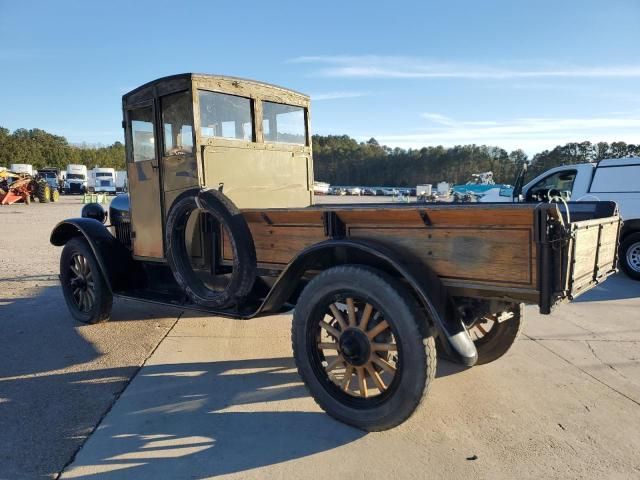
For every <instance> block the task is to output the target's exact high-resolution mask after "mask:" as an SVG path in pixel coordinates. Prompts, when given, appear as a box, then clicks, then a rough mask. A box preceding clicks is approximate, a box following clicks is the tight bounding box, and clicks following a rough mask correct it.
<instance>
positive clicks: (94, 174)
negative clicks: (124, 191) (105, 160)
mask: <svg viewBox="0 0 640 480" xmlns="http://www.w3.org/2000/svg"><path fill="white" fill-rule="evenodd" d="M115 175H116V171H115V169H114V168H105V167H96V168H94V169H93V170H91V177H90V179H89V190H90V191H94V192H96V193H108V194H111V195H115V194H116V179H115Z"/></svg>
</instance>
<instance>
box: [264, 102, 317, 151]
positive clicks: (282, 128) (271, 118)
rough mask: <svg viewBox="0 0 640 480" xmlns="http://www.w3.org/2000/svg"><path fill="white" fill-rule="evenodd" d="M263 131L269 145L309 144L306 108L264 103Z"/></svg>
mask: <svg viewBox="0 0 640 480" xmlns="http://www.w3.org/2000/svg"><path fill="white" fill-rule="evenodd" d="M262 130H263V132H264V141H265V142H267V143H292V144H295V145H305V144H306V143H307V131H306V122H305V118H304V108H303V107H296V106H294V105H285V104H282V103H273V102H262Z"/></svg>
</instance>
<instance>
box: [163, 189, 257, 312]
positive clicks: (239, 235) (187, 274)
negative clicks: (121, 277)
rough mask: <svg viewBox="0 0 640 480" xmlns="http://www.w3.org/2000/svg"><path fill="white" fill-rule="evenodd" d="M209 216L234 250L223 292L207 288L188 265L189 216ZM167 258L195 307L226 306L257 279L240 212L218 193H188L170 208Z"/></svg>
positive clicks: (250, 243)
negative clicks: (201, 213)
mask: <svg viewBox="0 0 640 480" xmlns="http://www.w3.org/2000/svg"><path fill="white" fill-rule="evenodd" d="M194 211H196V212H198V211H202V212H204V213H208V214H209V215H211V216H212V217H213V218H214V219H215V220H216V221H217V222H218V223H219V225H220V226H221V227H223V228H224V229H225V230H226V233H227V236H228V238H229V241H230V243H231V248H232V251H233V270H232V272H231V273H230V278H229V280H228V282H227V284H226V286H225V287H224V289H222V290H214V289H211V288H209V287H208V286H207V285H206V284H205V283H204V281H203V280H202V279H201V278H200V277H199V276H198V274H197V273H196V272H195V271H194V269H193V266H192V265H191V261H190V255H189V252H188V251H187V246H186V239H185V230H186V227H187V222H188V221H189V218H190V217H191V214H192V213H193V212H194ZM165 231H166V234H165V235H166V242H165V243H166V257H167V262H168V264H169V267H170V268H171V272H172V273H173V276H174V278H175V279H176V282H177V283H178V285H179V286H180V288H182V290H183V291H184V292H185V293H186V294H187V296H188V297H189V298H190V299H191V300H192V301H193V302H194V303H196V304H198V305H202V306H205V307H218V308H221V307H227V306H230V305H232V304H237V303H238V301H239V299H241V298H242V297H245V296H247V295H248V294H249V292H251V289H252V288H253V283H254V281H255V279H256V250H255V246H254V244H253V237H252V235H251V231H250V230H249V226H248V225H247V222H246V220H245V219H244V217H243V216H242V214H241V213H240V210H238V208H237V207H236V206H235V205H234V204H233V202H232V201H231V200H230V199H229V198H228V197H227V196H225V195H224V194H223V193H222V192H219V191H217V190H206V189H205V190H196V189H193V190H188V191H186V192H184V193H183V194H181V195H180V196H179V197H178V198H177V199H176V200H175V201H174V203H173V205H172V206H171V209H170V210H169V215H168V216H167V223H166V230H165Z"/></svg>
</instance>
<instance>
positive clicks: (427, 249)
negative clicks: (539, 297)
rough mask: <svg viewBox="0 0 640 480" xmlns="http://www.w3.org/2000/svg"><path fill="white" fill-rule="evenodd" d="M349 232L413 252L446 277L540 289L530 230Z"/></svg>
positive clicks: (382, 229)
mask: <svg viewBox="0 0 640 480" xmlns="http://www.w3.org/2000/svg"><path fill="white" fill-rule="evenodd" d="M349 234H350V236H351V237H352V238H365V239H375V240H377V241H379V242H381V243H385V244H387V245H389V246H390V247H391V248H394V247H395V248H397V249H400V250H401V251H404V252H410V253H411V254H412V255H415V256H416V257H417V258H419V259H420V260H421V261H423V262H424V263H426V264H427V265H429V266H430V267H431V268H432V269H433V270H434V271H435V273H436V274H438V276H440V277H443V278H452V279H466V280H473V281H479V282H487V281H488V282H498V283H503V284H514V285H520V286H533V285H535V277H534V275H533V267H534V257H533V251H534V248H533V244H532V242H533V240H532V235H531V230H530V229H477V228H466V229H461V228H459V229H447V228H429V229H426V228H422V229H418V228H401V227H399V228H379V227H376V228H367V227H351V228H349Z"/></svg>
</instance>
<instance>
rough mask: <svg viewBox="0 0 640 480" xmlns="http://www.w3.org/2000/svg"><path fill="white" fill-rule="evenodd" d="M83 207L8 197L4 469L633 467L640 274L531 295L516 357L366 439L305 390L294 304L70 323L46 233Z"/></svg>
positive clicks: (344, 471) (588, 473)
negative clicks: (553, 305) (557, 299)
mask: <svg viewBox="0 0 640 480" xmlns="http://www.w3.org/2000/svg"><path fill="white" fill-rule="evenodd" d="M325 198H327V199H331V200H334V199H333V198H332V197H325ZM343 198H344V200H343V199H340V200H337V201H340V202H342V201H347V202H348V201H354V200H355V198H354V197H343ZM364 198H366V197H364ZM323 200H324V198H323ZM366 201H368V199H367V200H366ZM80 207H81V205H80V200H79V198H78V197H71V198H70V197H63V199H62V201H61V202H60V203H59V204H55V205H51V204H49V205H40V204H38V203H35V204H32V205H31V206H28V207H27V206H23V205H16V206H11V207H0V226H1V231H2V235H1V236H0V267H1V268H0V352H1V353H0V355H1V360H0V478H7V479H8V478H11V479H14V478H18V479H20V478H42V477H45V478H46V477H55V476H57V474H58V473H59V472H60V471H62V470H63V468H64V467H65V465H69V466H68V467H67V468H66V469H65V473H64V477H69V478H73V477H84V476H89V475H91V476H93V475H96V474H101V476H102V477H107V478H118V479H119V478H132V479H136V480H137V479H139V478H154V479H156V478H185V477H187V478H207V477H211V476H217V475H221V474H226V475H229V476H230V477H234V478H243V479H245V478H317V477H319V476H327V477H329V476H336V475H338V476H350V477H354V478H365V477H368V476H370V475H371V472H373V471H375V472H377V473H378V475H382V476H385V477H386V476H394V477H397V478H424V477H425V476H426V475H431V476H433V475H435V476H436V477H441V478H461V479H463V478H469V477H473V478H490V479H494V478H505V479H507V478H509V479H510V478H563V479H564V478H639V477H640V460H639V459H638V455H637V452H638V451H640V433H638V432H640V357H639V356H638V352H639V351H640V350H639V348H638V347H640V327H638V320H640V317H639V316H638V312H639V311H640V283H638V282H633V281H631V280H629V279H627V278H626V277H624V276H622V275H618V276H616V277H614V278H612V279H610V280H608V281H607V282H605V283H604V284H603V285H601V286H599V287H598V288H596V289H594V290H592V291H591V292H589V293H587V294H585V295H584V296H583V297H581V298H580V299H579V301H577V302H574V303H572V304H569V305H564V306H562V307H560V308H558V309H557V311H555V312H554V314H553V315H550V316H542V315H539V314H538V313H537V311H536V308H534V307H527V311H526V316H527V322H528V323H527V326H526V328H525V332H524V335H523V337H522V338H521V340H520V341H519V342H518V343H517V344H516V345H515V346H514V348H513V349H512V351H511V352H510V353H509V354H508V356H506V357H505V358H503V359H501V360H500V361H497V362H495V363H493V364H490V365H486V366H482V367H474V368H472V369H468V370H465V369H461V368H459V367H458V366H456V365H452V364H449V363H447V362H444V361H442V362H440V365H439V368H438V378H437V379H436V381H435V383H434V386H433V388H432V390H431V393H430V395H429V398H428V399H427V401H426V402H425V403H424V404H423V406H422V407H421V408H420V409H419V411H418V412H417V413H416V415H415V416H414V417H413V418H412V419H411V420H410V421H409V422H407V423H406V424H404V425H402V426H401V427H399V428H397V429H394V430H392V431H390V432H384V433H378V434H370V435H364V434H363V433H362V432H359V431H357V430H354V429H352V428H350V427H346V426H344V425H342V424H339V423H338V422H335V421H333V420H331V419H330V418H329V417H328V416H326V415H325V414H323V413H322V412H321V411H320V410H319V409H318V407H317V406H316V405H315V403H314V402H313V401H312V400H311V399H310V398H309V397H308V396H307V394H306V391H305V390H304V388H303V387H302V386H301V384H300V382H299V379H298V377H297V375H296V373H295V370H294V365H293V362H292V360H291V351H290V340H289V329H290V317H289V316H286V315H281V316H275V317H267V318H263V319H258V320H254V321H250V322H238V321H233V320H228V319H222V318H215V317H203V316H198V315H192V314H188V315H185V316H184V317H181V316H182V312H180V311H178V310H175V309H170V308H159V307H150V306H148V305H144V304H137V303H134V302H116V305H115V308H114V312H113V318H112V321H111V322H110V323H107V324H102V325H95V326H80V325H79V324H78V323H77V322H75V321H73V320H72V318H71V317H70V315H69V314H68V312H67V308H66V305H65V304H64V300H63V298H62V294H61V291H60V288H59V285H58V282H57V277H56V275H57V271H58V259H59V254H60V249H59V248H57V247H53V246H51V245H50V244H49V234H50V232H51V229H52V228H53V226H54V225H55V224H56V222H58V221H59V220H61V219H63V218H67V217H73V216H77V215H78V214H79V210H80ZM179 318H181V319H180V320H179V321H178V319H179ZM143 364H144V366H143V367H142V369H141V370H140V366H141V365H143ZM137 372H139V373H138V374H137V375H136V373H137ZM134 376H135V378H134V379H133V381H132V382H131V383H129V382H130V381H131V379H132V378H133V377H134ZM125 387H126V389H125ZM123 391H124V393H123V394H122V396H121V397H120V394H121V393H122V392H123ZM98 424H100V428H99V429H98V430H95V432H94V433H93V434H92V432H93V431H94V429H95V428H96V426H97V425H98ZM88 437H89V441H88V442H86V443H84V442H85V440H86V439H87V438H88ZM83 443H84V447H82V449H81V450H80V451H79V452H78V449H79V447H80V446H81V445H83Z"/></svg>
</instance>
